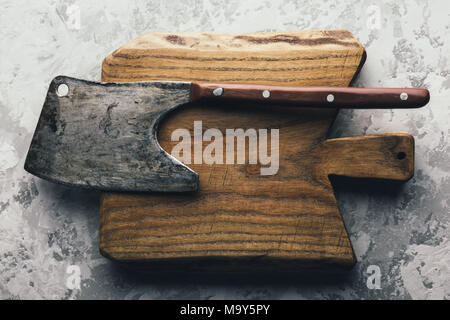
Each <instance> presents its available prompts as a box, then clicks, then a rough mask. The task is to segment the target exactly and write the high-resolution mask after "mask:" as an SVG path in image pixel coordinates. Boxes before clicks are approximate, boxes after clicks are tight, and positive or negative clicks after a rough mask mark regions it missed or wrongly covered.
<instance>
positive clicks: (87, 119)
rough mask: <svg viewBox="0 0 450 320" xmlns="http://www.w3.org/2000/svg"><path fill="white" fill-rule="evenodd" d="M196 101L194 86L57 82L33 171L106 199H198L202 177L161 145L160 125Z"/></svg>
mask: <svg viewBox="0 0 450 320" xmlns="http://www.w3.org/2000/svg"><path fill="white" fill-rule="evenodd" d="M61 85H62V86H61ZM64 85H66V86H67V87H64ZM64 88H65V89H68V92H67V93H66V92H62V91H64V90H63V89H64ZM190 100H191V83H188V82H139V83H98V82H90V81H84V80H78V79H74V78H69V77H64V76H59V77H56V78H55V79H53V81H52V82H51V84H50V87H49V90H48V93H47V97H46V100H45V103H44V106H43V109H42V112H41V115H40V118H39V122H38V125H37V128H36V130H35V133H34V136H33V140H32V142H31V145H30V149H29V151H28V155H27V158H26V161H25V170H27V171H28V172H30V173H32V174H34V175H36V176H38V177H41V178H43V179H46V180H50V181H52V182H57V183H62V184H64V185H68V186H77V187H85V188H95V189H100V190H105V191H134V192H139V191H145V192H148V191H152V192H153V191H154V192H185V191H196V190H197V189H198V175H197V174H196V173H195V172H194V171H192V170H191V169H189V168H188V167H186V166H185V165H183V164H182V163H181V162H179V161H178V160H177V159H175V158H173V157H172V156H171V155H169V154H168V153H166V152H165V151H164V150H163V149H162V148H161V147H160V145H159V143H158V140H157V127H158V123H159V121H160V120H161V119H162V118H163V117H164V115H166V114H167V113H168V112H169V111H171V110H173V109H175V108H177V107H178V106H180V105H182V104H185V103H187V102H190Z"/></svg>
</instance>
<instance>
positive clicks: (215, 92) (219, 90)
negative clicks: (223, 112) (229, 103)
mask: <svg viewBox="0 0 450 320" xmlns="http://www.w3.org/2000/svg"><path fill="white" fill-rule="evenodd" d="M213 95H215V96H216V97H220V96H221V95H223V88H216V89H214V90H213Z"/></svg>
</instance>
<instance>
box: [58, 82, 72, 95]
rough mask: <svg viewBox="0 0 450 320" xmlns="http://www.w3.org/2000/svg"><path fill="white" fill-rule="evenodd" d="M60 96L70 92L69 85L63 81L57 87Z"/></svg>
mask: <svg viewBox="0 0 450 320" xmlns="http://www.w3.org/2000/svg"><path fill="white" fill-rule="evenodd" d="M56 94H57V95H58V97H65V96H67V95H68V94H69V86H68V85H67V84H65V83H61V84H60V85H59V86H58V88H57V89H56Z"/></svg>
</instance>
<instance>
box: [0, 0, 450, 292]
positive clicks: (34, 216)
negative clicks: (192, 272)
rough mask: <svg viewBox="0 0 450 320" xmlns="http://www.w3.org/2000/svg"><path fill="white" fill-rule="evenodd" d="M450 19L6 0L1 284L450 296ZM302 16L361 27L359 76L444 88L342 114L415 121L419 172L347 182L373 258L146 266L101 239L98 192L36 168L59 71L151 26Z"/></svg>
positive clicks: (342, 131) (386, 5) (1, 67)
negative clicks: (397, 179) (375, 283)
mask: <svg viewBox="0 0 450 320" xmlns="http://www.w3.org/2000/svg"><path fill="white" fill-rule="evenodd" d="M449 28H450V2H449V1H446V0H437V1H431V0H429V1H394V0H390V1H384V2H380V1H289V0H280V1H278V0H271V1H264V0H258V1H238V0H233V1H217V0H185V1H106V0H97V1H88V0H72V1H70V0H68V1H56V0H48V1H24V0H0V190H1V193H0V298H3V299H36V298H49V299H61V298H70V299H71V298H75V299H98V298H105V299H109V298H114V299H164V298H168V299H171V298H199V299H220V298H240V299H246V298H254V299H258V298H274V299H311V298H316V299H368V298H369V299H370V298H375V299H378V298H388V299H411V298H413V299H418V298H426V299H449V298H450V239H449V238H450V224H449V222H450V221H449V220H450V214H449V206H450V200H449V192H450V175H449V173H450V143H449V133H450V123H449V116H450V102H449V98H450V78H449V75H450V61H449V59H450V58H449V52H450V41H449V40H450V36H449V32H450V30H449ZM302 29H348V30H350V31H351V32H353V33H354V34H355V35H356V36H357V37H358V38H359V39H360V41H361V42H362V43H363V45H364V46H365V47H366V49H367V53H368V60H367V62H366V64H365V67H364V68H363V70H362V73H361V76H360V77H359V79H358V81H357V82H356V85H358V86H386V87H389V86H391V87H398V86H414V87H426V88H428V89H429V90H430V91H431V94H432V98H431V103H430V104H429V106H428V107H426V108H423V109H419V110H392V111H391V110H385V111H383V110H379V111H361V110H358V111H352V110H346V111H343V112H342V113H341V114H340V115H339V118H338V120H337V122H336V124H335V126H334V129H333V132H332V135H333V136H351V135H361V134H374V133H381V132H392V131H408V132H410V133H412V134H413V135H414V136H415V138H416V159H417V160H416V175H415V177H414V178H413V179H412V180H411V181H409V182H408V183H406V184H404V185H401V186H398V185H394V186H392V185H386V184H383V183H375V182H367V181H366V182H351V183H348V181H344V182H342V181H338V182H337V185H338V190H337V195H338V199H339V203H340V206H341V209H342V213H343V215H344V220H345V223H346V226H347V228H348V230H349V232H350V234H351V240H352V243H353V245H354V248H355V251H356V254H357V256H358V260H359V263H358V264H357V265H356V267H355V268H354V269H353V271H352V272H350V273H349V274H348V275H347V276H345V277H338V278H325V279H322V278H308V280H306V279H301V278H298V279H297V278H295V279H290V278H288V279H285V278H284V279H283V278H281V279H279V278H277V277H276V276H273V277H271V278H267V277H262V278H255V277H252V278H246V277H243V278H240V279H237V278H233V277H230V278H226V279H223V278H217V277H202V276H187V277H183V276H179V277H175V278H169V277H158V276H153V277H142V276H138V275H135V274H133V273H131V272H128V271H127V270H123V269H121V268H118V267H117V266H116V265H114V264H113V263H111V262H110V261H108V260H107V259H105V258H103V257H102V256H101V255H100V254H99V252H98V247H97V238H98V226H99V223H98V215H99V213H98V212H99V204H98V202H99V194H98V193H95V192H94V193H93V192H86V191H79V190H71V189H67V188H64V187H61V186H57V185H53V184H51V183H48V182H46V181H43V180H40V179H38V178H36V177H33V176H31V175H29V174H27V173H26V172H25V171H24V170H23V163H24V158H25V155H26V152H27V149H28V145H29V142H30V140H31V137H32V134H33V131H34V128H35V125H36V122H37V119H38V116H39V112H40V110H41V106H42V103H43V101H44V97H45V93H46V90H47V86H48V84H49V82H50V80H51V79H52V78H53V77H54V76H56V75H59V74H64V75H70V76H75V77H80V78H85V79H91V80H97V79H99V78H100V68H101V66H100V62H101V60H102V59H103V58H104V57H105V56H106V55H108V54H109V53H110V52H111V51H112V50H114V49H115V48H117V47H119V46H120V45H122V44H124V43H126V42H127V41H129V40H131V39H133V38H134V37H136V36H138V35H140V34H142V33H144V32H146V31H168V32H175V31H216V32H251V31H273V30H302ZM71 265H74V266H76V267H75V269H70V268H69V269H68V267H69V266H71ZM371 265H375V266H378V267H379V268H380V271H381V282H380V289H370V288H368V287H367V285H366V282H367V279H368V277H369V274H368V273H367V269H368V267H369V266H371ZM76 268H79V270H80V279H81V283H80V289H76V283H77V282H76V280H74V278H73V277H74V276H76V272H75V271H73V270H77V269H76ZM67 272H69V273H67ZM71 288H72V289H71Z"/></svg>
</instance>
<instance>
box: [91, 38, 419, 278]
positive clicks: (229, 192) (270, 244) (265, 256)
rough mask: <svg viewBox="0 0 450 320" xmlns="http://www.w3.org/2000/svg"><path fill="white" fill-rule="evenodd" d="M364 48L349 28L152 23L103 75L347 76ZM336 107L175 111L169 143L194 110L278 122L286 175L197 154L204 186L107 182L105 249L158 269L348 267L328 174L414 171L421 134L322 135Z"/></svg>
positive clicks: (319, 79)
mask: <svg viewBox="0 0 450 320" xmlns="http://www.w3.org/2000/svg"><path fill="white" fill-rule="evenodd" d="M364 59H365V53H364V49H363V47H362V46H361V45H360V44H359V42H358V41H357V40H356V39H355V38H354V37H353V36H352V35H351V33H349V32H348V31H305V32H290V33H267V34H246V35H230V34H225V35H224V34H206V33H202V34H193V33H190V34H155V33H150V34H146V35H144V36H141V37H139V38H137V39H135V40H133V41H131V42H130V43H129V44H127V45H125V46H123V47H121V48H120V49H118V50H116V51H115V52H113V53H112V54H111V55H110V56H108V57H107V58H106V59H105V60H104V62H103V72H102V80H103V81H137V80H161V79H162V80H164V79H167V80H169V79H170V80H189V81H215V82H217V81H220V82H229V83H236V82H243V83H245V82H247V83H250V82H251V83H262V84H271V85H280V86H285V85H298V86H302V85H303V86H312V85H315V86H316V85H327V86H347V85H348V84H349V83H350V81H351V80H352V78H353V77H354V76H355V74H356V73H357V72H358V70H359V68H360V67H361V65H362V64H363V62H364ZM336 114H337V110H336V109H320V110H318V109H314V108H308V109H295V108H288V107H284V106H278V107H276V108H274V107H271V106H258V108H255V106H254V105H253V106H252V105H250V104H241V103H233V102H224V103H219V102H218V103H214V104H211V103H205V102H198V103H195V104H192V105H190V106H189V107H187V108H184V109H183V110H180V112H176V113H174V114H172V115H171V116H170V117H168V118H167V119H166V120H165V121H164V122H163V123H162V124H161V126H160V130H159V135H158V138H159V141H160V144H161V146H162V147H163V148H164V149H165V150H167V151H168V152H170V151H171V150H172V148H173V146H174V145H175V143H176V142H172V141H171V139H170V137H171V133H172V132H173V130H175V129H177V128H186V129H189V130H190V132H191V133H192V132H193V122H194V121H197V120H202V126H203V130H206V129H208V128H218V129H220V130H221V131H222V132H225V129H226V128H243V129H244V130H245V129H247V128H257V129H258V128H269V129H270V128H276V129H279V133H280V141H279V145H280V168H279V171H278V174H276V175H274V176H261V175H260V174H259V168H260V165H258V164H256V165H249V164H243V165H206V164H190V165H189V167H190V168H192V169H193V170H195V171H196V172H197V173H198V174H199V179H200V189H199V192H197V193H192V194H183V195H179V194H178V195H174V194H147V195H144V194H117V193H103V194H102V198H101V212H100V213H101V224H100V250H101V252H102V254H104V255H105V256H107V257H109V258H111V259H113V260H116V261H122V262H133V261H134V262H140V263H142V262H147V263H150V265H149V266H148V269H149V270H154V271H156V270H159V271H161V270H165V271H168V270H170V271H179V272H184V271H186V270H189V271H205V270H208V271H214V270H222V271H223V270H225V271H228V272H230V271H233V270H234V271H235V270H238V271H247V272H248V271H252V272H255V271H270V270H272V271H276V272H286V271H299V270H304V269H305V268H306V269H308V268H309V269H310V268H314V269H317V268H321V269H322V268H326V267H331V268H339V267H341V268H349V267H351V266H352V265H353V264H354V263H355V256H354V254H353V250H352V246H351V243H350V240H349V238H348V234H347V231H346V229H345V226H344V222H343V220H342V216H341V214H340V212H339V209H338V203H337V201H336V199H335V196H334V193H333V188H332V186H331V184H330V182H329V179H328V176H329V175H333V174H338V175H346V176H353V177H369V178H370V177H375V178H394V179H397V180H406V179H408V178H409V177H410V176H411V174H412V168H413V140H412V138H411V137H410V136H409V135H407V134H402V133H400V134H390V135H384V136H378V137H372V136H370V137H358V138H342V139H332V140H325V139H326V135H327V132H328V130H329V127H330V126H331V124H332V122H333V120H334V118H335V116H336ZM400 158H401V159H400ZM361 214H364V213H361Z"/></svg>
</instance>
